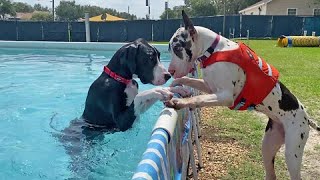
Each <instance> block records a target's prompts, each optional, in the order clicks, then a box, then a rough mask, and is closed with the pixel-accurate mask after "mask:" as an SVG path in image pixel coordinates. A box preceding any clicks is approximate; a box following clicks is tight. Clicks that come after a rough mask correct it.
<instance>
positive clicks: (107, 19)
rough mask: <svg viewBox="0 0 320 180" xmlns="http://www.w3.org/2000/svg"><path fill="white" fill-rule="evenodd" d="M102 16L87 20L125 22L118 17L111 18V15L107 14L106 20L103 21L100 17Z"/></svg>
mask: <svg viewBox="0 0 320 180" xmlns="http://www.w3.org/2000/svg"><path fill="white" fill-rule="evenodd" d="M102 15H103V14H100V15H98V16H94V17H91V18H90V19H89V21H96V22H97V21H123V20H126V19H123V18H120V17H117V16H112V15H111V14H108V13H106V16H105V17H106V18H105V19H103V18H102V17H101V16H102Z"/></svg>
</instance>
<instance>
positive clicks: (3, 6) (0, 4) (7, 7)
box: [0, 0, 16, 19]
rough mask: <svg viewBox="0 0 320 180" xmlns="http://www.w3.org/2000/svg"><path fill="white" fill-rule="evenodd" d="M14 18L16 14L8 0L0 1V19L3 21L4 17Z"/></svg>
mask: <svg viewBox="0 0 320 180" xmlns="http://www.w3.org/2000/svg"><path fill="white" fill-rule="evenodd" d="M7 14H8V15H11V16H15V15H16V12H15V10H14V7H13V5H12V3H11V1H10V0H0V18H2V19H4V18H5V15H7Z"/></svg>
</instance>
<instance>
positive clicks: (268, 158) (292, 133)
mask: <svg viewBox="0 0 320 180" xmlns="http://www.w3.org/2000/svg"><path fill="white" fill-rule="evenodd" d="M182 16H183V20H184V24H185V27H181V28H179V29H178V30H177V31H176V33H174V35H173V36H172V38H171V40H170V43H169V51H170V52H171V55H172V60H171V63H170V66H169V70H168V71H169V72H170V73H171V75H172V76H173V77H174V78H175V80H174V81H173V83H172V85H173V86H174V85H176V84H182V85H186V86H190V87H193V88H195V89H198V90H200V91H203V92H205V93H207V94H205V95H199V96H195V97H191V98H183V99H178V98H173V99H171V100H170V101H169V102H167V103H166V105H167V106H168V107H173V108H176V109H181V108H186V107H189V108H200V107H205V106H227V107H230V106H232V105H233V103H234V100H235V98H236V97H237V96H238V95H239V93H240V92H241V90H242V88H243V86H244V84H245V82H246V73H245V71H243V69H242V68H240V67H239V66H238V65H236V64H233V63H229V62H218V63H214V64H212V65H209V66H207V67H206V68H204V69H202V73H203V74H202V75H203V79H193V78H189V77H186V75H187V74H188V72H189V71H190V69H192V67H193V65H194V63H195V62H196V60H197V59H198V57H201V56H202V55H203V54H204V53H205V52H206V50H207V49H208V48H209V47H211V46H212V44H213V43H214V42H215V40H216V38H217V37H218V36H219V35H218V34H216V33H214V32H213V31H211V30H209V29H207V28H204V27H200V26H193V24H192V22H191V20H190V19H189V18H188V16H187V15H186V14H185V13H184V12H182ZM220 38H221V39H220V41H219V42H218V43H217V44H216V47H215V49H214V52H213V53H215V52H219V51H228V50H233V49H236V48H238V44H237V43H235V42H232V41H231V40H228V39H227V38H224V37H222V36H221V37H220ZM255 110H256V111H258V112H262V113H264V114H265V115H267V116H268V117H269V121H268V124H267V127H266V130H265V136H264V139H263V142H262V155H263V163H264V167H265V170H266V179H268V180H269V179H276V174H275V170H274V159H275V155H276V153H277V152H278V150H279V148H280V147H281V145H282V144H285V159H286V163H287V166H288V170H289V174H290V177H291V179H292V180H298V179H301V173H300V169H301V161H302V156H303V151H304V147H305V144H306V142H307V139H308V136H309V130H310V127H309V126H311V127H312V128H314V129H316V130H318V131H320V127H319V126H317V125H316V123H315V122H314V121H313V120H311V119H310V117H309V116H308V114H307V113H306V111H305V109H304V106H303V105H302V103H301V102H300V101H299V100H298V99H297V98H296V97H295V96H294V95H293V94H292V93H291V92H290V91H289V90H288V89H287V87H286V86H285V85H283V84H282V83H281V82H280V81H277V83H276V85H275V86H274V88H273V89H272V90H271V92H270V93H269V94H268V95H267V96H266V97H265V99H264V100H263V101H262V102H261V103H260V104H258V105H256V106H255Z"/></svg>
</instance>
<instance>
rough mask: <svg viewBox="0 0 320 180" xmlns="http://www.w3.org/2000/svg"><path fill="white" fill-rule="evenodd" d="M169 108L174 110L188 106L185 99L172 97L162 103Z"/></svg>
mask: <svg viewBox="0 0 320 180" xmlns="http://www.w3.org/2000/svg"><path fill="white" fill-rule="evenodd" d="M164 104H165V105H166V106H167V107H169V108H174V109H176V110H179V109H182V108H185V107H188V102H187V101H186V100H185V99H179V98H173V99H171V100H170V101H167V102H165V103H164Z"/></svg>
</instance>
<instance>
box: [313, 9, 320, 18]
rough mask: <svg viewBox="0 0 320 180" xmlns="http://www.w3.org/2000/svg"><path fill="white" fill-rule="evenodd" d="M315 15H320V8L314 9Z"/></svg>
mask: <svg viewBox="0 0 320 180" xmlns="http://www.w3.org/2000/svg"><path fill="white" fill-rule="evenodd" d="M313 15H314V16H320V8H319V9H313Z"/></svg>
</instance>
